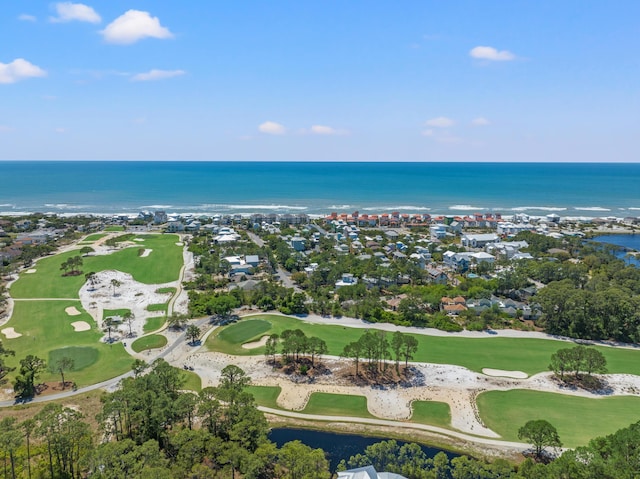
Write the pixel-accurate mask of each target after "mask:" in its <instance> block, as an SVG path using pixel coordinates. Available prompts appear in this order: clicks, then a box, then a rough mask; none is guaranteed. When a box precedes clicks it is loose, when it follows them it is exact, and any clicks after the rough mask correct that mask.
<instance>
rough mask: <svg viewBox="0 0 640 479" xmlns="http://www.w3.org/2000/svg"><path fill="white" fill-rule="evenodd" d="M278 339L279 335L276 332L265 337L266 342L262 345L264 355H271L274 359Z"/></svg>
mask: <svg viewBox="0 0 640 479" xmlns="http://www.w3.org/2000/svg"><path fill="white" fill-rule="evenodd" d="M279 340H280V336H278V335H277V334H272V335H271V336H269V338H268V339H267V342H266V343H265V345H264V355H265V356H266V357H269V356H271V358H272V360H274V361H275V358H276V353H277V352H278V341H279Z"/></svg>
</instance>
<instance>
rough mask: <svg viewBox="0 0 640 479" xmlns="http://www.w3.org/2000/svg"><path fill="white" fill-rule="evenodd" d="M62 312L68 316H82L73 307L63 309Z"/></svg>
mask: <svg viewBox="0 0 640 479" xmlns="http://www.w3.org/2000/svg"><path fill="white" fill-rule="evenodd" d="M64 312H65V313H67V314H68V315H69V316H79V315H81V314H82V313H81V312H80V311H78V308H76V307H75V306H69V307H68V308H65V310H64Z"/></svg>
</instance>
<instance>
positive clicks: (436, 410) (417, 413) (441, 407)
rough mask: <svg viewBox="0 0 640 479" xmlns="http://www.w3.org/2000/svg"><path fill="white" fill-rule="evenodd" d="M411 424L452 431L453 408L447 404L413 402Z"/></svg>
mask: <svg viewBox="0 0 640 479" xmlns="http://www.w3.org/2000/svg"><path fill="white" fill-rule="evenodd" d="M411 410H412V414H411V422H417V423H420V424H429V425H431V426H439V427H444V428H448V429H451V408H450V407H449V405H448V404H447V403H446V402H439V401H413V402H412V403H411Z"/></svg>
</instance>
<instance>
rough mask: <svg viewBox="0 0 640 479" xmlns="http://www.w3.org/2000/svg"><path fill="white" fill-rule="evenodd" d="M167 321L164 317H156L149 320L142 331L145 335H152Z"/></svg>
mask: <svg viewBox="0 0 640 479" xmlns="http://www.w3.org/2000/svg"><path fill="white" fill-rule="evenodd" d="M166 320H167V318H165V317H164V316H156V317H155V318H147V320H146V321H145V323H144V326H143V327H142V330H143V331H144V332H145V333H151V332H152V331H157V330H158V329H160V328H161V327H162V325H163V324H164V322H165V321H166Z"/></svg>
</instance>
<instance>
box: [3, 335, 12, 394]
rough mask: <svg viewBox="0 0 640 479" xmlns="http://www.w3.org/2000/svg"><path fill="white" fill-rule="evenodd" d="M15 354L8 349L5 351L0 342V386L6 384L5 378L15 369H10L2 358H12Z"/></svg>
mask: <svg viewBox="0 0 640 479" xmlns="http://www.w3.org/2000/svg"><path fill="white" fill-rule="evenodd" d="M14 354H15V352H14V351H10V350H9V349H5V348H4V346H3V345H2V341H0V386H2V385H3V384H6V382H7V379H6V376H7V374H9V373H10V372H11V371H13V370H14V369H15V368H10V367H9V366H7V365H6V363H5V362H4V358H5V357H7V356H13V355H14Z"/></svg>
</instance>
